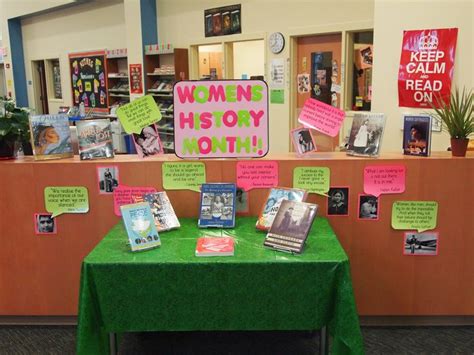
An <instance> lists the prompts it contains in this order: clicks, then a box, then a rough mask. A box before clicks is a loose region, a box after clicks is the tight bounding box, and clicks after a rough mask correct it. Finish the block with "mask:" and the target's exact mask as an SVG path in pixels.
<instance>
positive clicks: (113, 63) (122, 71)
mask: <svg viewBox="0 0 474 355" xmlns="http://www.w3.org/2000/svg"><path fill="white" fill-rule="evenodd" d="M107 84H108V85H107V87H108V92H107V94H108V95H107V96H108V99H109V103H108V105H109V108H110V107H112V106H117V105H122V104H127V103H129V102H130V85H129V78H128V59H127V49H126V48H123V49H113V50H107Z"/></svg>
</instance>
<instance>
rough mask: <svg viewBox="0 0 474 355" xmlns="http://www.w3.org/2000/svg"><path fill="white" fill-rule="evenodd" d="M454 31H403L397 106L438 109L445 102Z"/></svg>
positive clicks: (452, 64)
mask: <svg viewBox="0 0 474 355" xmlns="http://www.w3.org/2000/svg"><path fill="white" fill-rule="evenodd" d="M457 36H458V29H457V28H444V29H429V30H414V31H404V32H403V43H402V53H401V56H400V66H399V71H398V103H399V104H398V105H399V106H403V107H421V108H431V104H430V103H431V102H432V103H433V104H434V105H435V106H437V107H439V105H438V99H441V100H442V101H444V102H449V96H450V93H451V81H452V79H453V72H454V55H455V52H456V41H457Z"/></svg>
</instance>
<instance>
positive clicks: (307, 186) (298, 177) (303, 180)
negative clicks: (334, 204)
mask: <svg viewBox="0 0 474 355" xmlns="http://www.w3.org/2000/svg"><path fill="white" fill-rule="evenodd" d="M330 178H331V171H330V170H329V168H326V167H303V166H300V167H296V168H295V169H294V170H293V187H295V188H299V189H304V190H306V191H308V192H312V193H315V194H319V195H323V196H327V193H328V191H329V185H330V184H329V183H330Z"/></svg>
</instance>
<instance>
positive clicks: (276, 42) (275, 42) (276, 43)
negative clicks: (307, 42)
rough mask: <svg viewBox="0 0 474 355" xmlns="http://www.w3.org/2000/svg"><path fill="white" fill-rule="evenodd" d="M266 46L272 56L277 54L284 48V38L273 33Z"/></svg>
mask: <svg viewBox="0 0 474 355" xmlns="http://www.w3.org/2000/svg"><path fill="white" fill-rule="evenodd" d="M268 46H269V47H270V50H271V51H272V53H273V54H278V53H281V51H283V48H285V37H283V34H282V33H281V32H273V33H272V34H271V35H270V38H269V39H268Z"/></svg>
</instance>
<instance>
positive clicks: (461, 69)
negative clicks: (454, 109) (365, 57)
mask: <svg viewBox="0 0 474 355" xmlns="http://www.w3.org/2000/svg"><path fill="white" fill-rule="evenodd" d="M473 3H474V1H472V0H449V1H448V0H445V1H432V0H416V1H399V0H375V11H374V25H375V32H374V72H373V79H372V80H373V82H372V84H373V101H372V102H373V103H372V111H373V112H385V113H386V114H387V126H386V131H385V135H384V140H383V150H384V151H401V146H402V143H401V142H402V131H401V129H400V128H401V115H402V114H403V113H424V112H428V111H427V110H419V109H409V108H403V107H398V86H397V76H398V66H399V63H400V51H401V43H402V35H403V30H412V29H424V28H449V27H458V28H459V34H458V42H457V48H456V57H455V65H454V84H455V85H458V86H461V87H462V86H467V87H468V88H472V87H473V86H474V70H473V62H474V57H473V50H474V31H473V23H474V21H473V18H474V9H473V7H474V6H473ZM448 146H449V136H448V134H446V133H444V132H443V133H436V132H433V141H432V150H433V151H436V150H444V151H445V150H446V149H447V147H448Z"/></svg>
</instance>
